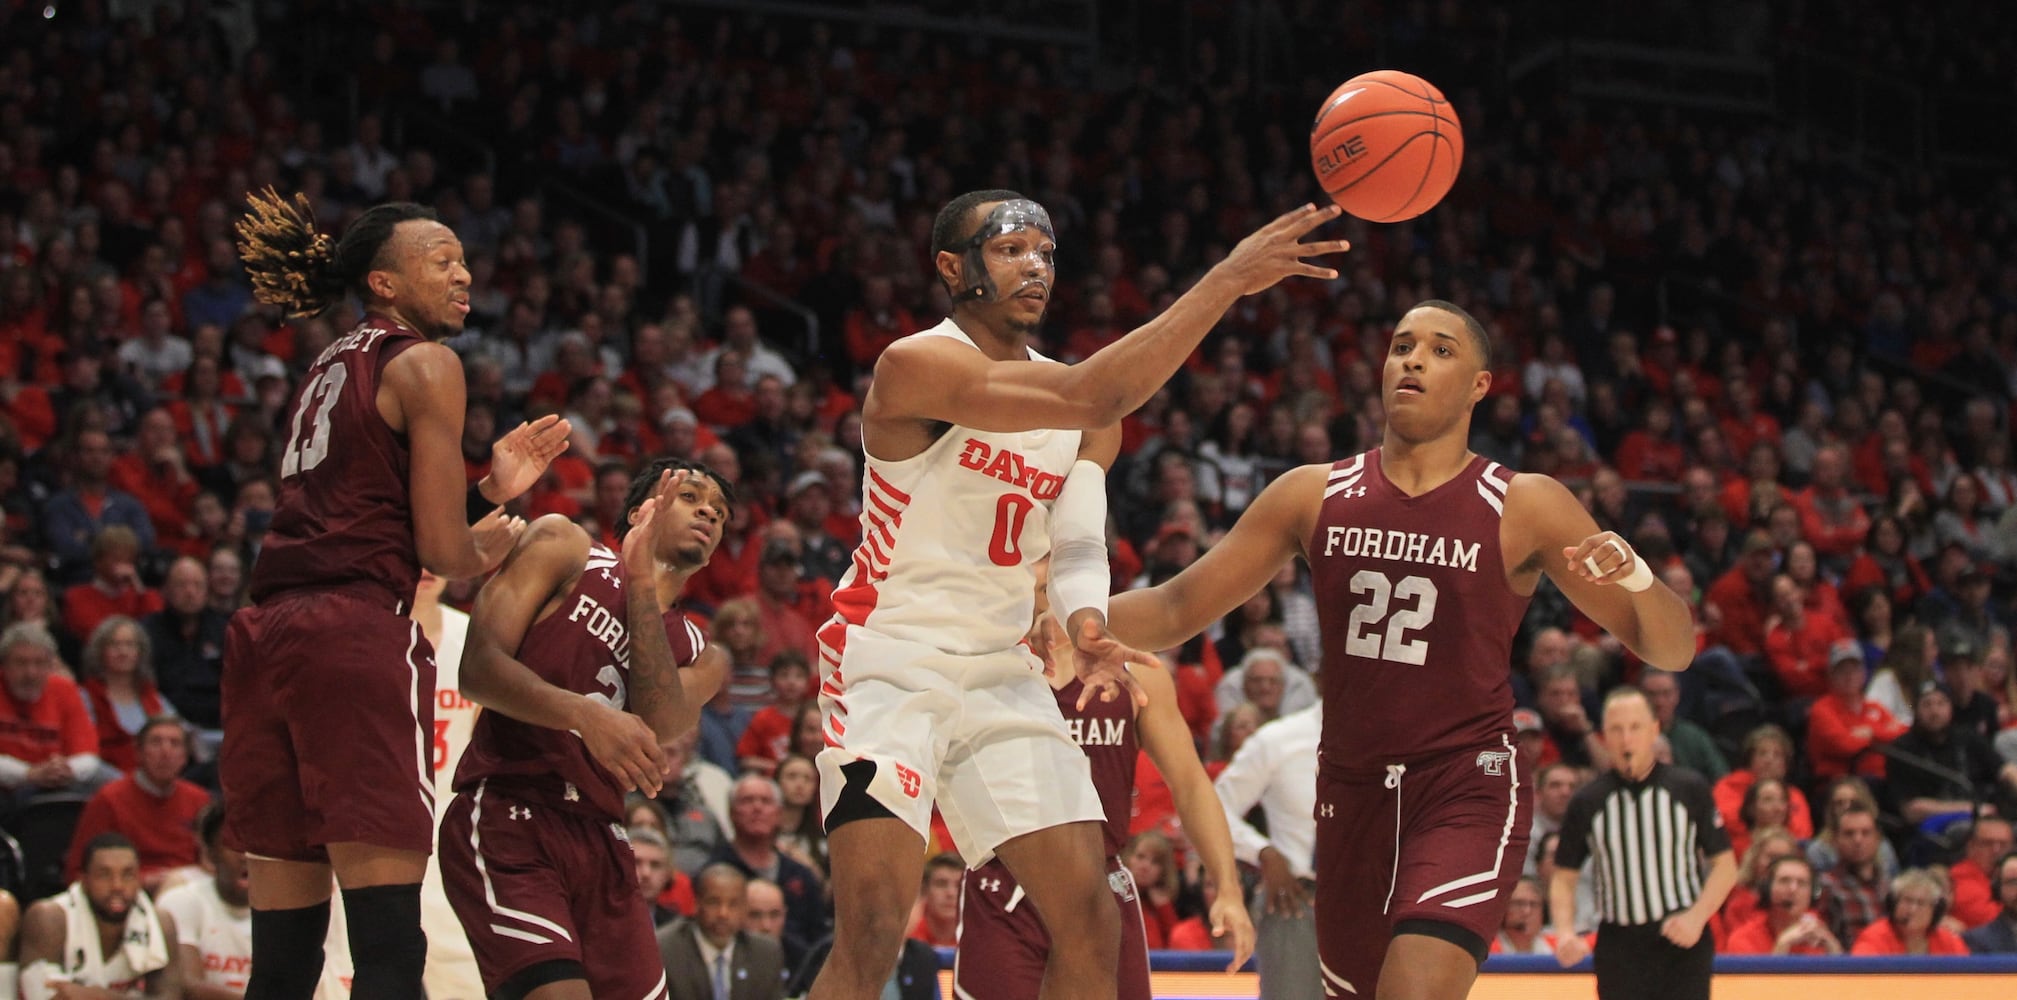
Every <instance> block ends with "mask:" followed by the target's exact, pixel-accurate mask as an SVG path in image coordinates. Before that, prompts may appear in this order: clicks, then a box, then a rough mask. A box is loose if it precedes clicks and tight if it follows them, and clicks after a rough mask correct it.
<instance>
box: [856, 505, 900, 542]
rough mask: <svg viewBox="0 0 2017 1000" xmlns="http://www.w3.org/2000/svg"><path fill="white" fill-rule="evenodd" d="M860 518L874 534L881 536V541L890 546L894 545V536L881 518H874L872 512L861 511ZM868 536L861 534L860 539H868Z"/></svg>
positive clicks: (864, 533)
mask: <svg viewBox="0 0 2017 1000" xmlns="http://www.w3.org/2000/svg"><path fill="white" fill-rule="evenodd" d="M861 516H862V519H863V520H864V521H867V522H868V524H869V527H872V528H874V529H875V532H874V533H875V534H878V535H881V536H882V540H883V541H885V542H887V543H889V544H891V545H895V544H896V535H895V534H893V533H892V532H891V531H890V530H889V525H888V524H886V523H884V522H883V519H882V518H879V517H877V516H875V513H874V512H873V511H862V514H861ZM868 535H869V533H868V532H863V533H862V537H864V538H866V537H868Z"/></svg>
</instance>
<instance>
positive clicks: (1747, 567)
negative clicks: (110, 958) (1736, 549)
mask: <svg viewBox="0 0 2017 1000" xmlns="http://www.w3.org/2000/svg"><path fill="white" fill-rule="evenodd" d="M1778 556H1779V553H1778V550H1777V549H1775V548H1773V546H1772V536H1771V535H1768V534H1766V533H1765V532H1764V531H1762V530H1757V529H1753V530H1752V531H1751V533H1750V534H1748V535H1745V536H1744V548H1743V550H1742V554H1740V555H1739V556H1738V557H1737V565H1735V566H1732V567H1730V569H1729V571H1728V572H1726V573H1724V574H1723V575H1722V576H1720V577H1717V578H1716V582H1715V583H1712V584H1710V585H1709V593H1708V596H1707V598H1706V599H1705V602H1704V603H1707V604H1713V605H1715V606H1716V609H1717V611H1718V612H1719V613H1720V614H1721V616H1722V626H1721V627H1720V628H1717V629H1716V630H1714V631H1712V632H1710V633H1709V641H1710V642H1711V643H1712V644H1715V645H1721V646H1726V647H1728V648H1729V650H1730V652H1732V653H1735V654H1737V655H1738V656H1756V655H1758V654H1760V653H1762V652H1764V651H1765V617H1766V613H1767V609H1768V608H1769V607H1770V604H1769V597H1770V594H1771V586H1772V569H1773V566H1774V565H1775V563H1776V562H1777V560H1778ZM1712 620H1713V617H1712Z"/></svg>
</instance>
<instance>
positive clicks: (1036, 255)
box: [955, 198, 1057, 302]
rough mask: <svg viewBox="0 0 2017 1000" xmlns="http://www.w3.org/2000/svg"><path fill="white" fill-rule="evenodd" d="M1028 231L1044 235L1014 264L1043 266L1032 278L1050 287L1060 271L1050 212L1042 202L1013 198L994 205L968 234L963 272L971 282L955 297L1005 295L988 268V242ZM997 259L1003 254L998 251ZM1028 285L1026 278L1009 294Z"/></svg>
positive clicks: (982, 299) (986, 299) (984, 299)
mask: <svg viewBox="0 0 2017 1000" xmlns="http://www.w3.org/2000/svg"><path fill="white" fill-rule="evenodd" d="M1026 231H1027V232H1035V233H1038V234H1041V235H1042V237H1043V238H1042V239H1040V240H1036V241H1034V242H1032V243H1031V244H1030V245H1029V248H1028V249H1026V250H1024V251H1023V253H1021V254H1019V255H1016V256H1014V257H1013V258H1012V259H1013V261H1014V266H1015V267H1016V268H1017V269H1018V270H1023V269H1026V268H1027V267H1029V266H1031V265H1039V266H1041V267H1042V269H1043V273H1044V277H1041V278H1035V279H1031V280H1033V281H1039V282H1042V283H1043V286H1044V288H1045V290H1049V288H1050V286H1051V283H1052V281H1053V276H1054V275H1056V273H1057V262H1056V255H1057V232H1056V230H1054V229H1053V228H1051V217H1050V213H1049V212H1046V211H1044V207H1043V206H1042V205H1039V204H1037V203H1036V202H1034V201H1031V200H1029V199H1028V198H1013V199H1010V200H1008V201H1004V202H1001V203H999V204H997V205H995V207H994V208H993V209H991V210H990V211H989V212H988V214H987V218H985V219H982V220H981V224H980V226H979V227H977V228H976V229H975V230H974V233H973V235H972V236H969V237H967V241H966V255H965V264H964V273H965V274H966V275H967V280H968V285H967V287H966V288H965V289H963V290H962V291H961V292H960V293H959V295H957V296H955V299H956V300H958V301H965V300H969V299H970V300H973V301H976V302H995V301H999V300H1000V299H1001V298H1003V294H1002V292H1001V290H1000V289H999V288H997V287H995V282H994V277H993V275H992V274H991V273H990V272H989V271H988V256H989V255H988V253H987V246H988V244H989V243H990V242H991V241H993V240H996V239H999V238H1001V237H1003V236H1009V235H1013V234H1015V233H1020V232H1026ZM996 259H1002V258H1001V257H1000V256H999V255H997V257H996ZM1025 287H1028V283H1027V282H1026V283H1025V284H1024V285H1022V286H1019V287H1017V288H1016V289H1014V290H1012V291H1010V292H1009V293H1008V294H1010V295H1013V294H1015V293H1016V292H1019V291H1021V290H1022V288H1025Z"/></svg>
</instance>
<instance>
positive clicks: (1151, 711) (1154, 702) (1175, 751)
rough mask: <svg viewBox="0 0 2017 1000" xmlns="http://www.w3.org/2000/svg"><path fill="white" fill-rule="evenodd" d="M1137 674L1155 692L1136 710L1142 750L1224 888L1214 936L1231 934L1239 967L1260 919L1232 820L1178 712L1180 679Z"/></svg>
mask: <svg viewBox="0 0 2017 1000" xmlns="http://www.w3.org/2000/svg"><path fill="white" fill-rule="evenodd" d="M1135 676H1136V678H1137V679H1138V680H1139V681H1140V682H1141V685H1142V687H1143V688H1144V689H1145V690H1146V691H1147V693H1148V696H1149V703H1148V704H1147V705H1146V706H1144V707H1143V708H1142V709H1141V710H1139V711H1137V712H1136V713H1135V725H1137V726H1139V727H1140V735H1141V743H1142V749H1144V750H1147V751H1148V752H1149V759H1150V760H1152V761H1155V764H1156V770H1158V771H1161V772H1162V774H1163V780H1164V781H1165V782H1166V783H1168V785H1169V787H1170V798H1171V800H1173V801H1174V802H1175V804H1176V807H1177V818H1178V819H1179V820H1181V821H1182V822H1183V824H1184V835H1185V836H1187V837H1189V838H1190V841H1191V845H1192V846H1194V847H1196V848H1197V850H1198V854H1199V856H1200V857H1202V858H1203V860H1204V863H1205V871H1206V873H1208V874H1209V875H1211V877H1212V881H1213V883H1214V884H1215V885H1217V886H1218V887H1219V895H1218V901H1217V902H1215V903H1213V904H1212V912H1211V913H1210V914H1209V916H1208V918H1209V920H1210V921H1211V926H1212V936H1213V937H1214V938H1217V937H1221V936H1225V935H1231V945H1232V951H1233V961H1232V964H1230V965H1228V966H1226V971H1227V972H1235V971H1238V969H1239V967H1240V966H1242V965H1245V964H1247V959H1248V958H1249V957H1250V956H1252V955H1253V953H1254V922H1253V919H1252V918H1251V917H1249V916H1248V915H1247V905H1246V903H1245V901H1244V900H1242V899H1241V898H1240V896H1241V893H1240V868H1239V862H1238V861H1237V860H1235V858H1234V857H1233V834H1232V830H1231V828H1230V827H1229V826H1228V825H1227V824H1226V813H1225V809H1224V808H1222V807H1221V806H1220V805H1219V796H1218V793H1217V792H1216V791H1215V790H1213V788H1212V779H1211V776H1210V775H1207V774H1205V766H1204V764H1202V763H1200V762H1199V761H1198V750H1197V745H1196V744H1194V743H1192V742H1191V730H1190V726H1188V725H1186V724H1185V723H1184V716H1183V713H1182V712H1179V711H1178V710H1177V686H1176V683H1175V682H1174V681H1172V680H1170V675H1169V673H1168V672H1167V671H1162V670H1143V671H1140V672H1139V673H1137V674H1136V675H1135Z"/></svg>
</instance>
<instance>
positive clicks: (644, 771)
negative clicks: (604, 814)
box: [574, 697, 666, 798]
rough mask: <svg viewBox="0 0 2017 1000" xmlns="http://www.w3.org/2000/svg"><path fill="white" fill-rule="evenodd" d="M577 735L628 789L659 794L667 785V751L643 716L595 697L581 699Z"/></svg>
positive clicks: (604, 766)
mask: <svg viewBox="0 0 2017 1000" xmlns="http://www.w3.org/2000/svg"><path fill="white" fill-rule="evenodd" d="M581 705H582V707H581V711H580V713H579V716H578V718H577V719H576V723H575V729H574V732H575V735H577V736H580V737H581V742H582V744H583V745H585V746H586V747H587V748H588V755H589V756H591V757H594V758H595V762H596V763H597V764H601V765H602V767H603V769H604V770H606V771H608V772H609V773H610V774H612V775H614V776H615V777H616V780H617V783H618V784H621V785H622V786H623V790H624V791H626V792H643V793H644V794H646V795H648V796H650V797H652V798H657V797H658V790H659V788H660V787H661V786H663V785H664V784H665V768H666V763H665V750H664V749H662V748H661V747H660V746H659V745H658V736H657V734H655V733H653V732H652V731H651V726H650V725H649V724H647V723H646V722H645V721H644V720H643V719H640V718H638V717H637V716H635V715H632V714H630V713H629V712H625V711H623V710H621V709H618V708H613V707H611V706H609V705H607V704H605V703H603V702H601V701H598V700H596V699H595V698H591V697H584V698H582V700H581Z"/></svg>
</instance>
